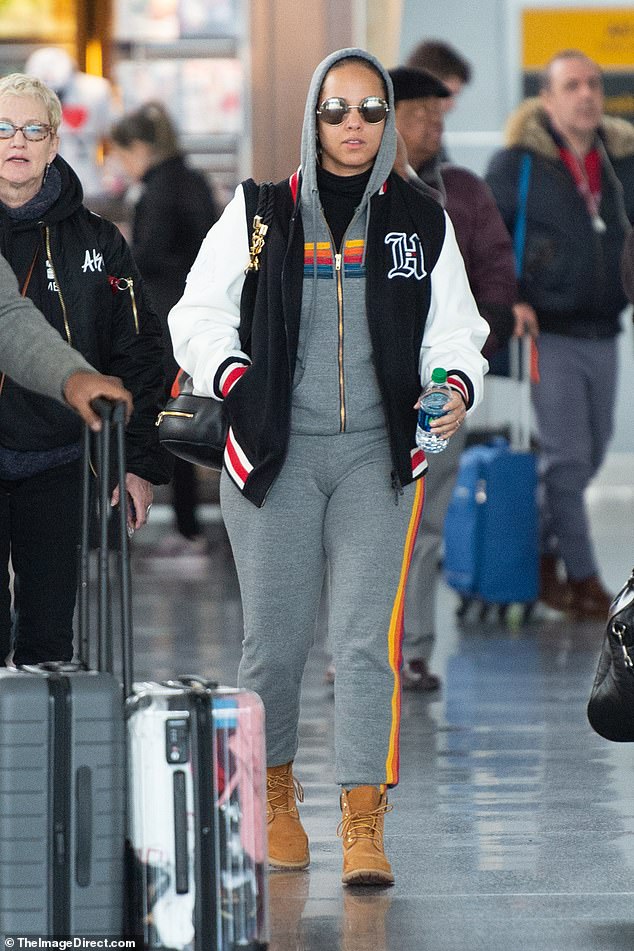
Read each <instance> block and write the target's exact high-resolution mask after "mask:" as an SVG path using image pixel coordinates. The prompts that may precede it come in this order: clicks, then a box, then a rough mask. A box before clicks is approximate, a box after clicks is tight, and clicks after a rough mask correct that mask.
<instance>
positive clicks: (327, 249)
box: [304, 238, 365, 280]
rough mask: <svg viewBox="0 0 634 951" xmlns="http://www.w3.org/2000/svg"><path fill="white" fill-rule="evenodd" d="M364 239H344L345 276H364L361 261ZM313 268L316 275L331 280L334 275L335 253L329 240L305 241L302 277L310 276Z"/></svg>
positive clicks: (363, 267) (363, 266)
mask: <svg viewBox="0 0 634 951" xmlns="http://www.w3.org/2000/svg"><path fill="white" fill-rule="evenodd" d="M363 250H364V241H363V239H362V238H359V239H358V240H355V241H346V243H345V245H344V249H343V273H344V275H345V276H346V277H364V276H365V265H364V263H363ZM313 269H315V271H316V273H317V277H321V278H328V279H329V280H332V279H333V277H334V276H335V255H334V252H333V247H332V244H331V243H330V241H319V242H317V244H314V243H313V242H312V241H307V242H306V244H305V245H304V277H312V276H313Z"/></svg>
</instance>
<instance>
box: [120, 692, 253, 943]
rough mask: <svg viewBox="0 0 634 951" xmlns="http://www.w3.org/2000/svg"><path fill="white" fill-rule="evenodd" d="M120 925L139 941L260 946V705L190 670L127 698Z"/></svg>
mask: <svg viewBox="0 0 634 951" xmlns="http://www.w3.org/2000/svg"><path fill="white" fill-rule="evenodd" d="M127 712H128V761H129V773H128V775H129V837H128V838H129V847H130V855H131V865H132V869H133V883H132V884H133V887H132V894H133V902H132V908H131V912H132V921H131V931H133V932H134V933H135V934H140V935H142V936H143V939H144V943H145V945H146V947H148V948H170V949H176V951H181V949H194V951H198V949H200V951H202V949H205V951H212V949H213V951H230V949H231V951H233V949H237V948H240V949H242V948H244V949H247V951H256V949H262V948H265V947H266V946H267V941H268V902H267V843H266V806H265V790H266V760H265V752H264V707H263V704H262V701H261V700H260V698H259V697H258V696H257V694H255V693H252V692H250V691H246V690H238V689H235V688H230V687H218V686H217V684H214V683H209V682H207V681H204V680H200V679H198V678H195V677H187V678H182V679H180V680H178V681H169V682H167V683H164V684H159V683H138V684H135V686H134V689H133V691H132V695H131V696H130V698H129V699H128V702H127Z"/></svg>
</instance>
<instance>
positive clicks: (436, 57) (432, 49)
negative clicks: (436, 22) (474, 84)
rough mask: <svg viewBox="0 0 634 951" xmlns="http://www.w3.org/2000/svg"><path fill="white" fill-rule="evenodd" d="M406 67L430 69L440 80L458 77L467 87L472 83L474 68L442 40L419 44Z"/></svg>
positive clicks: (406, 62)
mask: <svg viewBox="0 0 634 951" xmlns="http://www.w3.org/2000/svg"><path fill="white" fill-rule="evenodd" d="M405 65H406V66H413V67H414V69H428V70H429V72H430V73H434V75H435V76H439V77H440V79H446V78H447V76H457V77H458V79H460V80H462V82H463V83H464V84H465V85H466V84H467V83H470V82H471V75H472V68H471V63H470V62H469V60H468V59H465V57H464V56H462V54H461V53H459V52H458V50H457V49H455V48H454V47H453V46H450V45H449V43H443V42H442V41H441V40H424V41H423V42H422V43H419V44H418V46H415V47H414V49H413V50H412V52H411V53H410V54H409V56H408V57H407V59H406V60H405Z"/></svg>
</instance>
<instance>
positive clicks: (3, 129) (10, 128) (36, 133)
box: [0, 119, 51, 142]
mask: <svg viewBox="0 0 634 951" xmlns="http://www.w3.org/2000/svg"><path fill="white" fill-rule="evenodd" d="M16 132H21V133H22V135H23V136H24V138H25V139H26V140H27V142H41V141H42V139H45V138H46V137H47V136H48V135H50V134H51V127H50V125H44V123H43V122H27V124H26V125H14V124H13V123H12V122H9V120H8V119H0V139H12V138H13V136H14V135H15V134H16Z"/></svg>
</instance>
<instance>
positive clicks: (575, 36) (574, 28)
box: [522, 7, 634, 70]
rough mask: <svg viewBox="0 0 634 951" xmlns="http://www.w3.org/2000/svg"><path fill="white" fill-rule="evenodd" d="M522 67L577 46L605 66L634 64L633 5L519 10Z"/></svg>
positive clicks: (535, 65)
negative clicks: (520, 12) (520, 18)
mask: <svg viewBox="0 0 634 951" xmlns="http://www.w3.org/2000/svg"><path fill="white" fill-rule="evenodd" d="M522 35H523V49H522V61H523V66H524V69H525V70H538V69H541V68H542V67H543V66H544V65H545V64H546V63H547V62H548V60H549V59H550V58H551V57H552V56H554V55H555V53H559V52H560V51H561V50H566V49H578V50H581V52H582V53H585V54H586V55H587V56H589V57H590V58H591V59H593V60H594V61H595V62H596V63H598V64H599V66H601V67H603V68H604V69H614V70H620V69H631V68H632V67H633V66H634V7H568V8H562V7H558V8H554V7H553V8H550V7H532V8H527V9H524V10H523V11H522Z"/></svg>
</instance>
